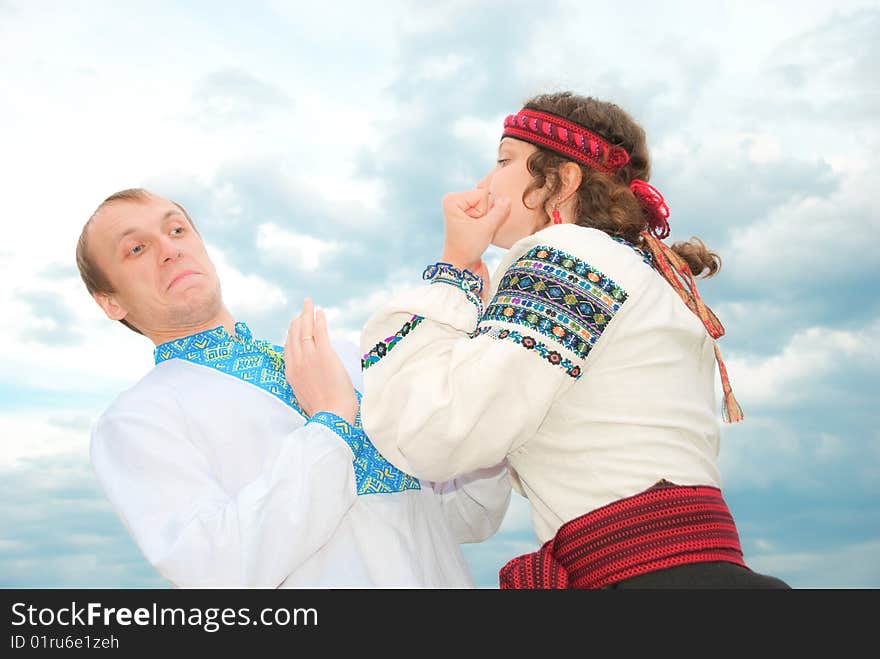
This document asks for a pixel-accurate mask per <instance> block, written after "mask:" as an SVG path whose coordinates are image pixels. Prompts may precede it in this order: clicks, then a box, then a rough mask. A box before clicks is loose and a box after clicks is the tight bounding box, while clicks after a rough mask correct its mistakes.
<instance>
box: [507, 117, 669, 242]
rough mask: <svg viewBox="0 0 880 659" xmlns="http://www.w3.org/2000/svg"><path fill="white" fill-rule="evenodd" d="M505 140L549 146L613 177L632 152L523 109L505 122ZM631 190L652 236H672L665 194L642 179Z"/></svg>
mask: <svg viewBox="0 0 880 659" xmlns="http://www.w3.org/2000/svg"><path fill="white" fill-rule="evenodd" d="M501 137H502V139H503V138H505V137H513V138H516V139H518V140H523V141H525V142H530V143H532V144H535V145H537V146H542V147H545V148H547V149H550V150H551V151H555V152H557V153H559V154H562V155H563V156H566V157H567V158H571V159H572V160H574V161H576V162H579V163H582V164H584V165H586V166H587V167H592V168H593V169H598V170H599V171H600V172H605V173H606V174H611V175H612V176H613V175H614V174H617V172H619V171H620V170H621V169H623V168H624V167H626V165H627V163H628V162H629V153H627V151H626V149H624V148H623V147H622V146H618V145H616V144H611V143H609V142H608V140H606V139H605V138H604V137H602V136H600V135H597V134H596V133H593V132H591V131H589V130H587V129H586V128H584V127H583V126H580V125H578V124H575V123H572V122H571V121H568V120H566V119H563V118H562V117H557V116H556V115H554V114H548V113H546V112H537V111H535V110H527V109H523V110H520V111H519V112H517V113H516V114H511V115H509V116H508V117H507V118H506V119H505V120H504V132H503V133H502V134H501ZM629 187H630V189H631V190H632V191H633V194H634V195H635V196H636V199H638V200H639V203H641V205H642V209H643V210H644V212H645V215H646V216H647V219H648V227H649V228H650V230H651V233H653V234H654V235H655V236H657V237H658V238H661V239H662V238H666V237H667V236H668V235H669V222H668V221H667V220H668V218H669V207H668V206H667V205H666V202H665V201H664V199H663V195H661V194H660V191H659V190H658V189H657V188H655V187H654V186H653V185H651V184H650V183H648V182H647V181H642V180H641V179H635V180H633V182H632V183H630V186H629Z"/></svg>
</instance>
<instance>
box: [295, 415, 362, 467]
mask: <svg viewBox="0 0 880 659" xmlns="http://www.w3.org/2000/svg"><path fill="white" fill-rule="evenodd" d="M310 423H320V424H321V425H322V426H327V427H328V428H330V430H332V431H333V432H335V433H336V434H337V435H339V437H340V438H341V439H342V440H343V441H344V442H345V443H346V444H348V447H349V448H350V449H351V452H352V453H354V457H355V459H357V457H358V455H360V453H361V451H362V450H363V448H364V444H365V441H364V440H365V439H366V435H364V431H363V430H361V429H360V428H357V427H356V426H353V425H352V424H350V423H349V422H348V421H346V420H345V419H343V418H342V417H340V416H337V415H336V414H333V412H318V413H317V414H315V415H313V416H312V417H311V418H310V419H309V420H308V421H306V425H309V424H310Z"/></svg>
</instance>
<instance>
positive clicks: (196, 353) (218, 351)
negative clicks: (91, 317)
mask: <svg viewBox="0 0 880 659" xmlns="http://www.w3.org/2000/svg"><path fill="white" fill-rule="evenodd" d="M153 357H154V359H155V361H156V364H160V363H161V362H164V361H167V360H169V359H182V360H184V361H188V362H192V363H193V364H199V365H201V366H207V367H208V368H213V369H215V370H217V371H222V372H224V373H228V374H229V375H231V376H233V377H236V378H239V379H240V380H244V381H245V382H248V383H250V384H253V385H255V386H257V387H259V388H260V389H263V390H264V391H268V392H269V393H270V394H272V395H273V396H275V397H276V398H278V399H279V400H281V401H282V402H283V403H285V404H287V405H290V406H291V407H292V408H293V409H295V410H296V411H297V412H299V413H300V414H302V415H303V416H304V417H305V418H308V415H307V414H306V413H305V411H303V409H302V407H301V406H300V404H299V403H298V402H297V400H296V396H294V394H293V390H292V389H291V388H290V385H289V384H288V383H287V378H286V376H285V373H284V348H282V347H281V346H278V345H275V344H272V343H269V342H268V341H262V340H260V339H255V338H254V337H253V335H252V334H251V330H250V328H249V327H248V326H247V325H245V324H244V323H235V335H234V336H233V335H231V334H229V332H227V331H226V328H224V327H223V326H222V325H221V326H220V327H215V328H214V329H211V330H205V331H204V332H199V333H197V334H192V335H190V336H185V337H183V338H181V339H175V340H174V341H168V342H167V343H163V344H161V345H158V346H156V349H155V351H154V352H153Z"/></svg>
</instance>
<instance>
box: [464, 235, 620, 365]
mask: <svg viewBox="0 0 880 659" xmlns="http://www.w3.org/2000/svg"><path fill="white" fill-rule="evenodd" d="M626 299H627V293H626V291H625V290H624V289H623V288H621V287H620V286H618V285H617V284H616V283H615V282H614V281H613V280H612V279H611V278H609V277H607V276H606V275H605V274H603V273H602V272H600V271H599V270H596V269H595V268H593V267H592V266H590V265H589V264H588V263H587V262H585V261H582V260H581V259H578V258H576V257H574V256H572V255H570V254H568V253H566V252H564V251H562V250H559V249H556V248H554V247H545V246H540V245H539V246H537V247H533V248H532V249H531V250H529V251H528V252H527V253H526V254H525V255H523V256H522V257H520V258H519V259H518V260H517V261H516V262H514V263H513V265H512V266H511V267H510V268H508V269H507V271H506V272H505V273H504V276H503V277H502V279H501V281H500V282H499V284H498V289H497V291H496V293H495V297H494V298H492V302H491V303H490V304H489V307H488V308H487V309H486V313H485V314H484V315H483V317H482V319H481V320H480V328H479V331H480V334H485V333H486V332H485V331H484V329H483V328H484V327H491V326H492V325H493V324H494V323H496V322H503V323H512V324H516V325H521V326H523V327H524V328H526V329H527V330H530V331H531V332H533V333H539V334H542V335H544V336H546V337H548V338H550V339H552V340H553V341H554V342H556V343H558V344H560V345H562V346H564V347H565V348H567V349H568V350H570V351H571V352H572V353H573V354H574V355H575V356H576V357H578V358H580V359H585V358H586V357H587V355H589V354H590V350H592V348H593V346H594V345H595V344H596V341H598V340H599V337H600V336H602V332H603V331H604V330H605V328H606V327H607V326H608V323H609V322H611V319H612V318H614V315H615V314H616V313H617V312H618V310H619V309H620V307H621V305H622V304H623V303H624V302H625V301H626ZM495 338H507V339H511V340H515V339H514V337H513V336H512V335H511V334H508V335H505V337H501V336H500V335H495ZM532 340H534V339H532ZM517 343H519V344H520V345H523V344H522V341H521V340H520V341H517ZM524 347H525V346H524ZM533 347H534V346H533ZM548 350H549V348H548ZM578 375H579V372H578Z"/></svg>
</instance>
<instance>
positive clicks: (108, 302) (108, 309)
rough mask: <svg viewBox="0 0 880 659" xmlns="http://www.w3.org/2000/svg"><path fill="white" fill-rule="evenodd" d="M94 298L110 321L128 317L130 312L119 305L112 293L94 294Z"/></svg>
mask: <svg viewBox="0 0 880 659" xmlns="http://www.w3.org/2000/svg"><path fill="white" fill-rule="evenodd" d="M92 297H93V298H95V302H97V303H98V306H99V307H101V308H102V309H103V310H104V313H105V314H107V318H109V319H110V320H122V319H123V318H125V317H126V316H127V315H128V310H127V309H124V308H123V307H122V305H120V304H119V302H118V301H117V300H116V296H114V295H113V294H112V293H92Z"/></svg>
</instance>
